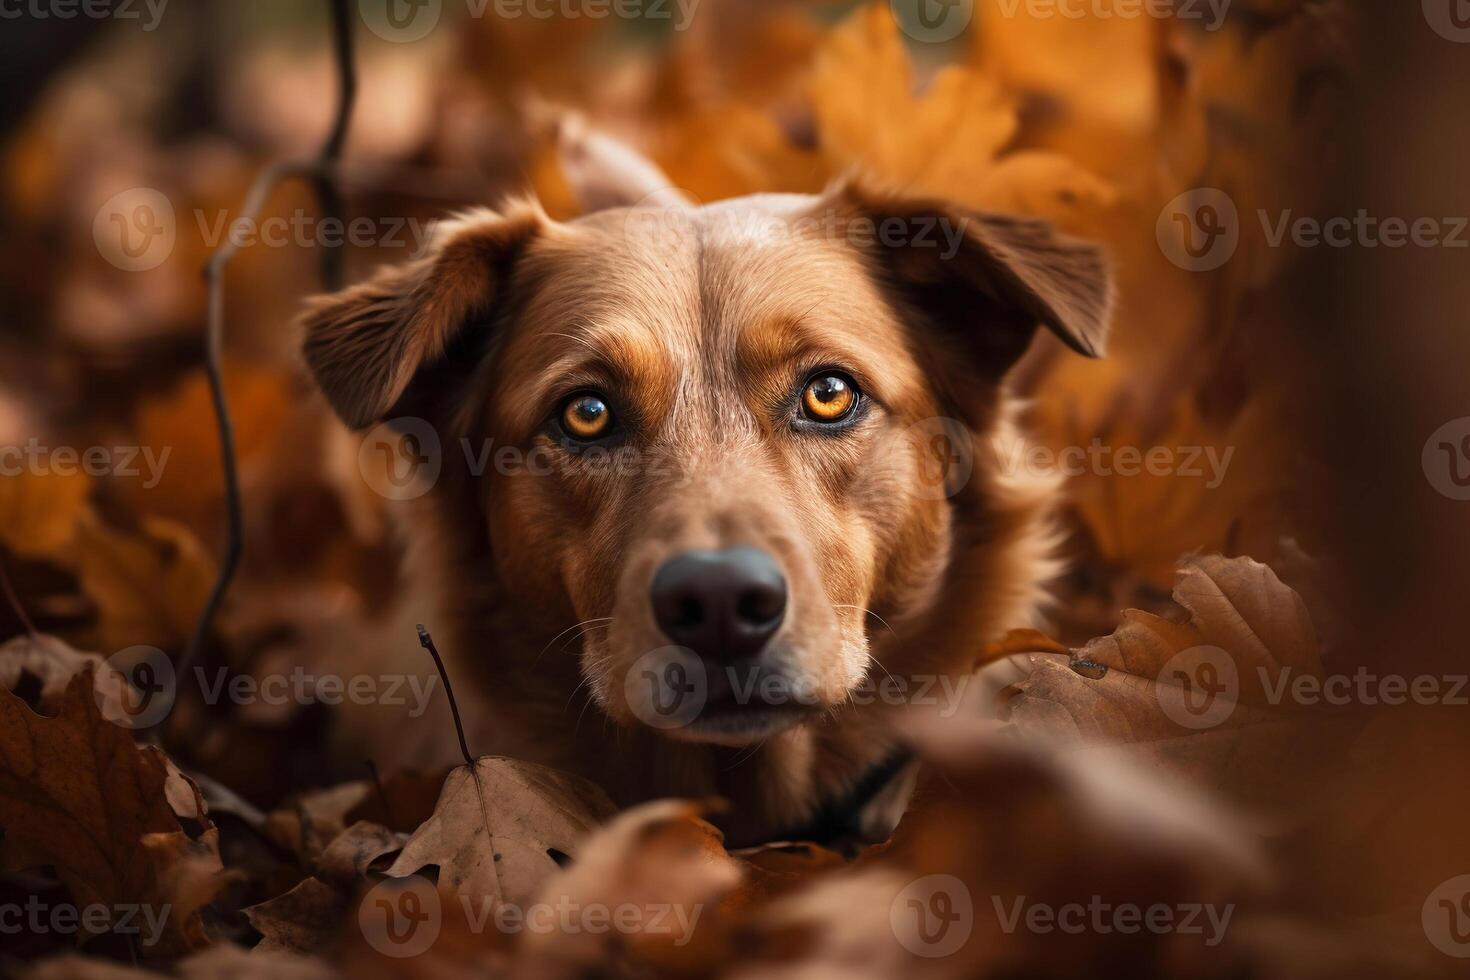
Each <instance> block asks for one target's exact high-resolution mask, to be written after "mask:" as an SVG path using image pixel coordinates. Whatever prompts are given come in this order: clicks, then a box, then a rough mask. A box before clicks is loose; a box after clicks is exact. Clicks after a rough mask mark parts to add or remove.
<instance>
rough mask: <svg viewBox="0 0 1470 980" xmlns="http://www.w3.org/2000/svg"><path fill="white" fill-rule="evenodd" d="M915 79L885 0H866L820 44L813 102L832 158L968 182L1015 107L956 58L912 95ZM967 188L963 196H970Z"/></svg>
mask: <svg viewBox="0 0 1470 980" xmlns="http://www.w3.org/2000/svg"><path fill="white" fill-rule="evenodd" d="M914 86H915V79H914V74H913V68H912V65H911V64H910V62H909V56H908V53H907V51H905V50H904V46H903V41H902V39H901V38H900V36H899V31H898V25H897V23H896V21H895V20H894V18H893V16H892V14H891V12H890V11H889V10H888V8H887V6H886V5H883V4H869V5H867V6H866V7H864V8H862V9H860V10H858V11H857V12H856V13H855V14H853V15H852V17H850V18H849V19H848V20H847V21H845V22H844V23H843V24H841V25H839V26H838V27H837V28H836V29H835V30H833V32H832V33H831V34H830V35H829V36H828V37H827V39H826V40H825V41H824V42H823V44H822V47H821V48H820V50H819V51H818V53H817V57H816V63H815V69H814V74H813V78H812V103H813V107H814V111H815V115H816V120H817V127H818V139H819V140H820V142H821V145H822V148H823V151H824V152H825V153H826V154H827V156H828V158H829V161H830V162H831V163H832V164H833V166H834V167H836V168H838V169H840V168H842V167H845V166H849V165H852V164H859V165H861V166H862V167H864V168H865V169H866V170H869V171H871V172H872V173H873V174H875V175H877V176H878V177H880V178H882V179H885V180H888V181H891V182H893V183H895V184H897V185H900V186H904V187H912V188H914V189H916V190H919V191H922V192H928V193H931V194H944V193H946V192H947V191H950V190H952V189H955V188H956V187H959V186H963V187H969V186H972V184H973V181H974V179H975V177H976V175H977V174H978V173H980V172H981V171H983V169H984V168H985V166H986V165H988V164H989V162H990V161H992V160H994V159H995V157H996V156H997V155H998V154H999V152H1000V150H1001V149H1002V148H1003V147H1004V146H1006V144H1008V143H1009V142H1010V140H1011V138H1012V137H1013V136H1014V135H1015V131H1016V112H1015V108H1014V106H1013V105H1012V103H1011V102H1010V100H1009V99H1008V98H1006V97H1005V96H1004V95H1003V93H1002V92H1001V91H1000V89H999V88H998V87H997V86H996V85H995V84H994V83H993V82H991V81H990V80H989V79H986V78H983V77H981V76H980V75H978V74H977V73H975V72H972V71H969V70H968V69H963V68H958V67H951V68H947V69H944V70H943V71H941V72H939V74H938V75H936V76H935V77H934V79H933V80H932V82H931V83H930V85H929V86H928V89H927V91H925V92H924V93H923V94H922V95H915V94H914ZM964 196H965V195H961V198H960V199H961V202H962V203H970V202H967V201H964Z"/></svg>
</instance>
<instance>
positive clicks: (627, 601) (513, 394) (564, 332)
mask: <svg viewBox="0 0 1470 980" xmlns="http://www.w3.org/2000/svg"><path fill="white" fill-rule="evenodd" d="M1108 299H1109V288H1108V278H1107V274H1106V270H1105V265H1104V262H1103V260H1102V257H1101V256H1100V254H1099V253H1098V251H1097V250H1096V249H1095V248H1093V247H1091V246H1089V245H1086V244H1083V243H1080V242H1076V241H1072V240H1068V239H1065V238H1063V237H1061V236H1058V235H1056V234H1054V233H1053V232H1052V231H1051V230H1050V228H1049V227H1048V226H1046V225H1045V224H1043V223H1039V222H1034V221H1028V220H1023V219H1016V218H1008V217H1000V216H995V215H985V214H977V213H969V212H964V211H961V210H957V209H953V208H949V207H946V206H943V205H939V204H935V203H932V202H913V201H905V200H902V199H898V198H892V197H886V196H881V195H875V194H872V193H869V192H867V191H864V190H861V189H859V188H857V187H855V186H853V185H851V184H847V185H843V186H841V187H838V188H837V189H834V190H832V191H830V192H828V193H827V194H825V195H823V196H820V197H809V196H761V197H752V198H744V199H740V200H734V201H729V202H724V203H721V204H718V205H714V206H709V207H699V208H696V207H690V206H686V205H684V204H682V203H678V202H672V201H671V202H669V203H667V204H664V205H654V206H641V207H634V208H631V209H629V208H616V209H610V210H604V211H601V212H598V213H595V214H591V215H588V216H585V217H583V218H580V219H578V220H576V221H574V222H571V223H565V224H563V223H557V222H553V221H551V220H549V219H547V218H546V217H545V216H544V215H543V214H542V213H541V212H540V210H539V209H538V208H536V207H535V206H533V205H520V206H515V207H512V208H509V209H506V210H504V211H502V212H501V213H492V212H489V211H483V212H479V213H475V214H472V215H470V216H468V217H464V218H462V219H460V220H458V221H456V222H455V223H453V224H452V225H448V226H446V227H444V228H443V229H441V234H440V235H439V237H438V239H437V241H436V245H435V247H434V249H433V251H432V252H431V253H430V254H429V255H427V256H426V257H424V258H421V259H419V260H416V261H414V262H412V263H410V264H407V265H404V266H400V267H396V268H390V269H386V270H384V271H382V272H380V273H379V274H378V275H376V276H375V277H374V278H372V279H371V280H369V281H368V282H366V283H364V284H361V285H358V286H356V287H354V288H351V289H348V290H346V291H345V292H343V293H340V294H337V295H334V296H328V297H323V298H319V299H317V300H315V301H314V302H313V306H312V308H311V310H310V312H309V313H308V315H307V317H306V321H305V325H306V346H305V350H306V355H307V359H308V362H309V364H310V366H311V368H312V370H313V371H314V373H315V375H316V377H317V379H318V381H319V383H320V385H321V387H322V389H323V391H324V392H325V393H326V395H327V397H328V399H329V400H330V401H331V403H332V405H333V406H334V407H335V409H336V410H337V412H338V413H339V414H340V415H341V416H342V418H343V419H344V420H346V421H347V422H348V423H349V424H351V425H353V426H356V427H366V426H369V425H372V424H374V423H376V422H379V421H381V420H385V419H394V418H399V417H404V416H414V417H421V418H424V419H427V420H429V421H430V422H431V423H432V424H433V425H434V426H436V427H437V428H438V430H439V431H440V433H441V436H442V437H443V442H444V445H445V446H446V450H445V457H446V463H447V462H448V461H449V457H451V456H455V455H458V454H457V451H451V450H450V449H449V448H447V447H449V446H451V445H455V446H458V445H468V446H473V447H474V450H473V451H472V452H470V453H466V454H465V455H466V456H467V457H471V456H473V457H478V458H480V459H481V460H482V461H483V462H485V463H487V464H488V465H486V466H485V467H484V470H483V472H482V473H480V474H478V475H475V476H473V477H471V478H467V479H466V481H465V483H466V485H468V486H471V487H472V488H473V496H474V499H475V500H476V509H475V512H474V513H473V514H469V515H461V517H460V518H459V519H460V520H461V524H460V528H461V530H460V533H462V534H465V535H481V536H485V537H486V538H487V539H488V541H489V542H490V545H489V548H488V549H487V551H486V554H487V555H490V556H493V558H492V559H491V560H492V562H493V565H494V568H493V570H487V572H486V573H487V574H493V575H494V576H496V578H497V580H498V587H499V588H500V589H501V590H502V591H503V593H504V594H505V595H507V596H509V597H510V599H509V601H510V602H512V603H522V604H523V608H525V609H526V610H527V611H528V615H529V614H530V613H531V611H535V610H543V609H546V608H547V607H548V606H551V607H553V608H554V609H555V610H557V614H558V615H560V616H562V617H564V618H565V619H566V624H567V625H570V624H571V623H573V622H590V621H596V622H598V623H599V625H601V626H602V627H603V628H599V629H595V630H592V631H590V632H589V633H588V634H587V635H586V637H585V638H584V640H583V648H582V653H581V662H580V673H581V679H582V680H583V681H585V682H586V684H587V685H588V686H589V689H590V690H591V692H592V694H593V696H594V697H595V699H596V701H597V702H598V703H599V704H600V705H602V706H603V708H604V710H605V711H606V712H607V713H608V714H609V715H611V716H612V717H613V718H615V719H617V720H619V721H622V722H625V723H628V724H635V725H636V724H647V725H651V726H653V727H656V728H664V729H666V730H667V731H668V732H669V734H670V735H672V736H674V737H678V738H684V739H692V740H696V741H707V742H717V743H722V744H746V743H750V742H753V741H755V740H758V739H761V738H764V737H766V736H767V735H769V734H770V733H771V732H773V731H775V730H778V729H780V728H782V727H785V726H787V725H790V724H792V723H793V722H796V721H799V720H800V719H801V717H802V716H803V714H804V712H807V711H811V710H820V709H824V708H829V707H831V706H834V705H837V704H839V703H841V702H842V701H843V700H844V699H845V698H846V697H847V696H848V694H849V692H850V691H852V689H853V687H854V685H857V684H858V683H859V682H860V681H862V680H863V679H864V677H865V676H867V674H868V671H869V669H870V666H871V664H872V660H871V658H870V652H869V648H868V639H867V637H868V631H869V629H870V627H871V626H872V624H873V623H874V621H875V620H877V621H879V622H883V623H885V624H891V623H894V622H902V621H903V620H904V618H905V617H906V616H910V615H913V614H915V613H916V612H917V611H918V610H923V609H926V608H927V607H928V606H930V605H932V604H933V603H934V602H935V601H936V599H937V597H938V595H939V591H940V586H941V583H942V582H943V580H944V578H945V576H946V569H947V567H948V566H949V563H950V560H951V553H952V550H953V549H955V548H956V547H960V546H964V547H976V546H979V547H984V541H985V536H986V535H987V533H989V530H988V529H987V528H986V527H985V526H983V525H984V523H985V513H986V511H985V509H984V506H983V500H981V499H980V498H983V495H984V494H985V493H986V492H987V488H986V483H985V479H984V475H983V473H982V474H979V475H977V476H976V477H975V478H973V479H972V480H970V481H969V484H968V485H966V486H964V487H955V486H948V487H946V486H945V485H944V482H943V481H944V473H943V470H942V469H939V468H937V467H936V460H935V458H934V455H933V452H934V447H935V446H936V444H937V443H943V442H944V440H945V438H946V436H948V437H950V438H953V437H954V432H953V427H959V428H960V431H961V432H967V433H974V434H977V435H979V436H984V435H985V434H986V433H988V432H990V431H992V428H993V427H994V426H995V425H998V424H1000V422H999V420H998V415H999V414H1000V413H1001V412H1002V404H1003V396H1002V394H1001V392H1002V388H1001V383H1002V379H1003V378H1004V376H1005V375H1006V373H1007V371H1008V370H1009V369H1010V368H1011V367H1012V365H1013V364H1015V362H1016V361H1017V359H1018V358H1019V357H1020V356H1021V354H1022V353H1023V352H1024V351H1025V350H1026V348H1027V347H1028V345H1029V344H1030V342H1031V340H1032V338H1033V335H1034V334H1035V332H1036V330H1037V328H1038V327H1039V326H1045V327H1046V328H1048V329H1049V330H1050V331H1052V332H1053V333H1054V334H1055V335H1056V336H1057V337H1059V338H1060V339H1061V340H1062V341H1063V342H1065V343H1066V344H1067V345H1068V346H1069V347H1072V348H1074V349H1076V350H1078V351H1080V352H1082V353H1084V354H1088V355H1095V354H1097V353H1098V352H1099V350H1100V347H1101V342H1102V335H1103V332H1104V329H1105V320H1106V315H1107V307H1108ZM956 420H957V421H956ZM946 426H949V427H951V428H949V429H947V428H946ZM461 440H467V442H463V443H462V442H461ZM484 447H489V448H488V451H484ZM507 447H513V450H512V451H511V452H510V454H509V455H506V454H505V453H504V452H503V450H505V449H506V448H507ZM941 448H946V447H943V446H942V447H941ZM507 460H513V461H514V463H513V464H512V465H507ZM977 465H979V464H978V463H977ZM965 508H967V511H966V512H967V513H968V514H969V515H970V516H969V518H968V519H969V520H970V525H969V526H962V527H957V526H956V524H957V518H956V514H957V513H960V512H961V510H962V509H965ZM477 525H479V526H477ZM960 538H964V540H963V541H962V542H961V541H959V539H960ZM573 617H575V618H573ZM880 628H881V627H880ZM890 668H891V669H894V670H898V669H899V667H898V665H895V664H887V665H884V667H883V669H890ZM685 695H692V698H691V699H690V700H691V701H693V702H695V703H696V705H695V709H694V710H693V711H690V710H688V708H687V706H682V705H681V703H680V702H681V701H683V700H684V697H685ZM668 718H672V719H674V721H673V722H669V721H666V720H665V719H668Z"/></svg>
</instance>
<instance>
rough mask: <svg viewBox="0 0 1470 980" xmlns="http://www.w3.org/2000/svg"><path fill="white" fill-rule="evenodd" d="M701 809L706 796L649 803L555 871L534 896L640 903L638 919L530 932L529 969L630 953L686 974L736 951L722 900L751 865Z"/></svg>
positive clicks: (582, 965) (572, 970) (589, 903)
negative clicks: (597, 928)
mask: <svg viewBox="0 0 1470 980" xmlns="http://www.w3.org/2000/svg"><path fill="white" fill-rule="evenodd" d="M702 812H703V807H701V806H700V805H699V804H696V803H691V802H688V801H683V800H659V801H656V802H653V803H645V804H642V805H641V806H637V807H633V808H632V809H629V810H626V811H624V812H623V813H620V814H618V815H617V816H616V817H614V818H613V819H612V820H610V821H609V822H608V823H607V825H606V826H605V827H603V828H601V829H600V830H598V831H597V832H596V833H594V834H593V835H592V836H591V837H589V838H588V839H587V840H586V842H585V843H584V844H583V847H582V850H581V853H580V854H579V855H578V858H577V860H576V861H575V862H574V863H573V864H572V865H571V867H569V868H567V869H565V870H563V871H560V872H559V873H557V874H556V875H554V876H552V877H551V878H549V879H547V881H546V883H545V884H544V885H543V886H542V887H541V889H540V890H539V891H538V892H537V895H536V901H537V902H538V903H542V904H547V905H550V906H552V907H562V906H563V905H571V906H572V907H575V908H593V907H601V908H607V909H616V908H617V907H618V906H620V905H632V906H634V907H636V908H637V909H638V911H639V915H640V919H639V928H638V929H636V930H634V931H632V932H624V931H621V930H610V931H608V932H606V933H592V932H589V931H587V930H585V929H573V930H570V931H562V930H555V931H550V932H530V933H528V934H527V935H526V936H525V938H524V940H523V942H522V945H521V960H520V962H521V964H522V965H523V967H525V968H526V969H527V972H528V973H529V974H531V975H543V976H575V975H579V972H580V971H587V970H594V969H597V968H599V966H600V965H605V964H608V963H611V962H616V961H618V960H620V959H621V958H623V957H626V958H628V959H629V960H630V961H632V962H634V963H637V964H638V965H639V968H640V969H642V970H644V971H652V972H654V973H658V974H663V975H667V974H683V973H688V972H691V971H692V969H693V968H694V967H695V966H696V965H698V964H700V963H703V964H704V965H705V966H706V967H708V966H709V965H711V964H712V963H717V962H719V961H720V960H723V959H725V958H726V957H727V956H728V955H730V950H729V948H728V942H729V938H730V937H729V934H728V931H727V930H728V923H723V924H720V923H716V920H717V919H718V918H719V912H718V909H719V907H720V906H721V905H722V903H727V902H729V901H730V900H731V898H732V896H733V895H734V893H735V892H736V891H737V889H739V888H740V886H741V885H742V883H743V882H744V880H745V879H746V875H745V873H744V871H743V869H742V867H741V865H740V863H739V862H738V861H736V860H735V859H734V858H732V857H731V856H730V855H729V854H727V853H726V852H725V848H724V845H723V835H722V834H721V833H720V832H719V831H718V830H716V829H715V827H714V826H713V825H711V824H709V823H707V822H706V821H705V820H703V819H702V818H701V816H700V814H701V813H702ZM660 910H663V911H662V912H661V911H660ZM721 925H723V926H724V929H723V930H722V928H721ZM701 926H703V930H702V931H700V930H701ZM645 927H646V928H645ZM696 935H698V936H699V941H698V942H696V941H695V940H696Z"/></svg>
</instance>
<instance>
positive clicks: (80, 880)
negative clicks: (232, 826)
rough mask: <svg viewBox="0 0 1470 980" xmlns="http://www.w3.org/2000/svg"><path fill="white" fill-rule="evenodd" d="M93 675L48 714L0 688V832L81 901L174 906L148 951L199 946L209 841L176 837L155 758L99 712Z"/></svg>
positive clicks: (83, 677)
mask: <svg viewBox="0 0 1470 980" xmlns="http://www.w3.org/2000/svg"><path fill="white" fill-rule="evenodd" d="M93 671H94V668H92V667H90V666H89V667H87V668H85V669H84V670H83V671H81V672H80V673H78V674H77V675H76V676H74V677H73V678H72V679H71V682H70V683H69V684H68V686H67V689H66V692H65V694H64V695H63V697H62V699H61V702H60V704H59V706H58V713H57V715H56V717H54V718H46V717H42V716H40V715H37V714H36V713H35V712H33V711H31V709H30V708H28V707H27V706H26V705H25V704H24V702H22V701H21V700H20V699H19V698H16V697H15V696H14V695H12V694H10V693H9V692H8V691H0V828H3V829H4V831H5V836H6V840H7V841H8V840H10V839H11V838H12V837H13V838H15V839H16V840H17V841H19V842H20V843H21V844H22V845H23V846H24V847H26V848H27V849H29V850H30V851H32V852H34V853H36V854H41V855H44V856H45V857H46V858H47V861H48V863H50V864H51V865H53V866H54V867H55V869H56V874H57V876H58V877H59V878H60V879H61V880H62V881H63V882H64V883H65V884H66V885H67V887H68V888H69V889H70V890H71V893H72V895H73V896H74V898H75V900H76V902H77V903H78V904H80V905H89V904H92V903H98V904H102V905H105V906H107V907H109V908H116V907H118V906H119V905H122V904H145V905H152V906H153V907H155V908H161V907H164V906H167V907H170V908H174V909H176V912H175V914H172V915H170V916H169V919H168V923H167V931H166V934H165V937H164V940H163V942H162V943H160V944H159V947H157V948H155V949H154V950H152V951H151V952H153V953H156V954H157V953H166V952H170V951H172V952H179V951H185V950H188V949H197V948H200V947H202V946H203V945H205V944H206V942H207V938H206V936H205V934H204V931H203V927H202V926H201V924H200V922H199V919H198V916H197V915H195V911H196V910H197V908H198V907H199V905H200V904H202V901H203V900H204V897H205V896H207V895H208V894H210V893H211V892H210V889H209V887H208V886H207V885H206V884H204V881H205V880H206V879H209V880H213V881H216V882H218V881H219V879H218V877H217V875H216V874H215V873H216V872H218V871H219V870H220V862H219V855H218V852H217V850H216V849H215V845H214V840H213V838H208V837H207V835H206V838H201V839H200V840H198V841H194V840H190V839H189V838H188V837H187V835H185V834H184V833H183V831H182V828H181V827H180V824H179V821H178V818H177V817H176V816H175V814H174V811H173V809H172V807H171V806H170V803H169V799H168V793H167V792H166V789H165V784H166V782H167V780H168V769H167V766H166V764H165V761H164V756H163V754H162V753H161V752H159V751H158V750H156V749H153V748H146V749H145V748H140V747H138V746H137V745H135V744H134V743H133V740H132V736H131V735H130V733H129V731H128V730H127V729H125V728H123V727H120V726H118V725H116V724H113V723H111V722H109V721H107V720H106V719H104V718H103V716H102V714H101V712H100V710H99V708H98V705H97V700H96V698H95V697H94V694H93ZM207 833H208V832H207ZM221 883H222V882H221Z"/></svg>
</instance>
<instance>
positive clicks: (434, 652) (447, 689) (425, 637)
mask: <svg viewBox="0 0 1470 980" xmlns="http://www.w3.org/2000/svg"><path fill="white" fill-rule="evenodd" d="M418 629H419V645H420V646H422V647H423V648H424V649H425V650H427V651H429V656H431V657H433V658H434V666H435V667H437V668H439V677H440V678H441V679H442V680H443V681H444V693H445V694H447V695H448V696H449V713H450V714H452V715H454V731H455V734H457V735H458V736H459V751H460V754H461V755H463V756H464V764H465V765H467V766H469V767H470V768H471V769H474V768H475V758H474V756H472V755H470V747H469V744H468V743H467V742H465V740H464V722H462V721H460V720H459V703H458V702H457V701H455V700H454V687H453V686H452V685H451V684H450V683H449V671H447V670H445V669H444V661H443V660H441V659H440V658H439V651H438V649H437V648H435V646H434V638H433V637H432V636H430V635H429V631H428V630H426V629H424V624H423V623H420V624H419V627H418Z"/></svg>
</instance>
